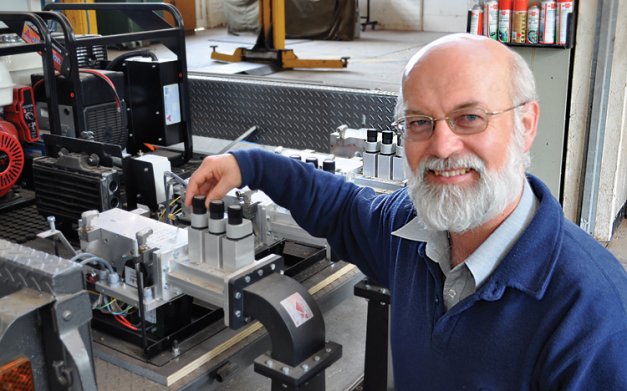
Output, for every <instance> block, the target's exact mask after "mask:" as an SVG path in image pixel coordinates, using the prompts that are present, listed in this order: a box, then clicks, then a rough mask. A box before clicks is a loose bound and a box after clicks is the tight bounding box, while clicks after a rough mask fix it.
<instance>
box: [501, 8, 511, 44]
mask: <svg viewBox="0 0 627 391" xmlns="http://www.w3.org/2000/svg"><path fill="white" fill-rule="evenodd" d="M511 15H512V0H499V41H501V42H510V40H511V20H510V19H511Z"/></svg>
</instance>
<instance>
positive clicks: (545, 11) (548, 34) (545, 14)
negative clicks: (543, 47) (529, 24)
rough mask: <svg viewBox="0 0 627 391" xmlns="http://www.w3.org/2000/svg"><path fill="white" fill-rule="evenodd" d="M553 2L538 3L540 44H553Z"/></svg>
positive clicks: (554, 8) (554, 6)
mask: <svg viewBox="0 0 627 391" xmlns="http://www.w3.org/2000/svg"><path fill="white" fill-rule="evenodd" d="M555 10H556V5H555V0H544V1H542V3H540V43H544V44H553V43H555Z"/></svg>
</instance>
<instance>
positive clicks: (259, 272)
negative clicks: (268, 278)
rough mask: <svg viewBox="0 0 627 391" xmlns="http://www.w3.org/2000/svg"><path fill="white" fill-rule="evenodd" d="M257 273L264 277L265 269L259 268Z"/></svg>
mask: <svg viewBox="0 0 627 391" xmlns="http://www.w3.org/2000/svg"><path fill="white" fill-rule="evenodd" d="M257 274H258V275H259V277H263V269H259V270H257Z"/></svg>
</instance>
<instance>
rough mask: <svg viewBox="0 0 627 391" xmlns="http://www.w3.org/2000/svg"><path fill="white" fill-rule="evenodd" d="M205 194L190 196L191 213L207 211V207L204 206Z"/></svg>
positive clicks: (196, 213) (198, 213)
mask: <svg viewBox="0 0 627 391" xmlns="http://www.w3.org/2000/svg"><path fill="white" fill-rule="evenodd" d="M205 198H206V197H205V196H204V195H195V196H194V198H192V213H193V214H195V215H201V214H205V213H207V207H206V206H205Z"/></svg>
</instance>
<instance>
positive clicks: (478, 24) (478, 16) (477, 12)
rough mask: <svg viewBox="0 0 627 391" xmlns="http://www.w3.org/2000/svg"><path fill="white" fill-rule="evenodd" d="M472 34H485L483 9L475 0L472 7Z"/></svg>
mask: <svg viewBox="0 0 627 391" xmlns="http://www.w3.org/2000/svg"><path fill="white" fill-rule="evenodd" d="M469 32H470V34H474V35H482V34H483V10H482V9H481V6H480V5H479V3H476V2H475V5H473V6H472V8H471V9H470V31H469Z"/></svg>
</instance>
